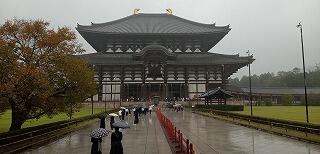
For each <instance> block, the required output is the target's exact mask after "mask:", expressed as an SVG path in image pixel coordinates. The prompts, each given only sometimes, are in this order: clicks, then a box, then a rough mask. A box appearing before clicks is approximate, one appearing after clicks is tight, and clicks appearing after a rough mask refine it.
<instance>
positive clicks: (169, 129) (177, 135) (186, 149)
mask: <svg viewBox="0 0 320 154" xmlns="http://www.w3.org/2000/svg"><path fill="white" fill-rule="evenodd" d="M156 114H157V117H158V119H159V121H160V124H161V125H162V126H163V128H164V129H165V133H166V134H167V137H168V139H169V141H170V142H172V143H173V144H174V146H175V147H174V148H175V150H176V153H184V154H195V151H194V149H193V144H192V143H191V142H190V141H189V139H187V138H186V137H185V136H183V134H182V132H181V131H180V130H177V128H176V127H175V126H174V125H173V123H172V122H171V120H169V119H168V118H167V117H166V116H164V115H163V113H162V112H161V111H160V110H159V109H157V111H156Z"/></svg>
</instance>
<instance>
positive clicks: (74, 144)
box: [25, 113, 171, 154]
mask: <svg viewBox="0 0 320 154" xmlns="http://www.w3.org/2000/svg"><path fill="white" fill-rule="evenodd" d="M117 120H119V118H116V121H117ZM125 120H126V121H128V122H129V124H130V125H131V128H130V129H126V130H121V131H122V132H123V140H122V144H123V149H124V153H127V154H142V153H145V154H168V153H171V150H170V147H169V145H168V142H167V140H166V138H165V136H164V134H163V131H162V128H161V127H160V124H159V122H158V120H157V118H156V116H155V114H154V113H153V114H152V115H147V116H141V117H140V121H139V124H137V125H133V117H132V116H131V117H130V116H128V117H126V119H125ZM97 127H99V121H96V122H94V123H93V124H91V125H89V126H88V127H86V128H83V129H81V130H79V131H76V132H73V133H71V134H70V135H68V136H66V137H64V138H62V139H59V140H57V141H55V142H52V143H50V144H48V145H45V146H43V147H40V148H38V149H34V150H30V151H28V152H25V153H27V154H31V153H32V154H36V153H41V154H65V153H68V154H70V153H77V154H88V153H90V150H91V142H90V137H89V133H90V132H91V130H93V129H94V128H97ZM106 127H107V129H109V119H107V120H106ZM110 136H111V135H109V136H107V137H105V138H103V141H102V153H109V150H110V146H111V145H110V142H111V140H110Z"/></svg>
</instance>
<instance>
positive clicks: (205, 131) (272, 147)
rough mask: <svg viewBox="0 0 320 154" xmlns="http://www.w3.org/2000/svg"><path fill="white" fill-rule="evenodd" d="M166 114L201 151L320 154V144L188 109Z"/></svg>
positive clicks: (233, 153)
mask: <svg viewBox="0 0 320 154" xmlns="http://www.w3.org/2000/svg"><path fill="white" fill-rule="evenodd" d="M164 113H165V114H166V115H167V117H168V118H169V119H171V120H172V122H174V124H175V126H176V127H177V128H179V129H180V130H182V132H183V133H184V134H185V135H186V136H187V137H188V138H189V139H190V140H191V142H192V143H193V144H194V146H195V149H196V150H197V152H198V153H210V154H211V153H221V154H229V153H232V154H238V153H248V154H318V153H320V145H315V144H310V143H306V142H303V141H298V140H294V139H291V138H287V137H282V136H278V135H273V134H269V133H266V132H262V131H259V130H255V129H250V128H246V127H243V126H239V125H235V124H231V123H227V122H225V121H220V120H216V119H213V118H210V117H205V116H202V115H198V114H194V113H191V112H189V111H184V112H173V111H165V112H164Z"/></svg>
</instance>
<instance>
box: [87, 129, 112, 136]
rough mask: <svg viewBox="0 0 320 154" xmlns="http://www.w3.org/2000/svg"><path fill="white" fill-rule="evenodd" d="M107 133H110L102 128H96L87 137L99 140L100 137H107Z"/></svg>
mask: <svg viewBox="0 0 320 154" xmlns="http://www.w3.org/2000/svg"><path fill="white" fill-rule="evenodd" d="M109 133H110V130H107V129H104V128H97V129H94V130H93V131H91V133H90V135H89V136H90V137H93V138H101V137H105V136H108V134H109Z"/></svg>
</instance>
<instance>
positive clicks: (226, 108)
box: [195, 104, 244, 111]
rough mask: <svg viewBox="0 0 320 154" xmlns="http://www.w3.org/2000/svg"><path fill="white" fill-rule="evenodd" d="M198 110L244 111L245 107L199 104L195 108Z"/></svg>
mask: <svg viewBox="0 0 320 154" xmlns="http://www.w3.org/2000/svg"><path fill="white" fill-rule="evenodd" d="M195 108H197V109H214V110H220V111H243V109H244V106H243V105H224V104H220V105H202V104H198V105H196V106H195Z"/></svg>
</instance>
